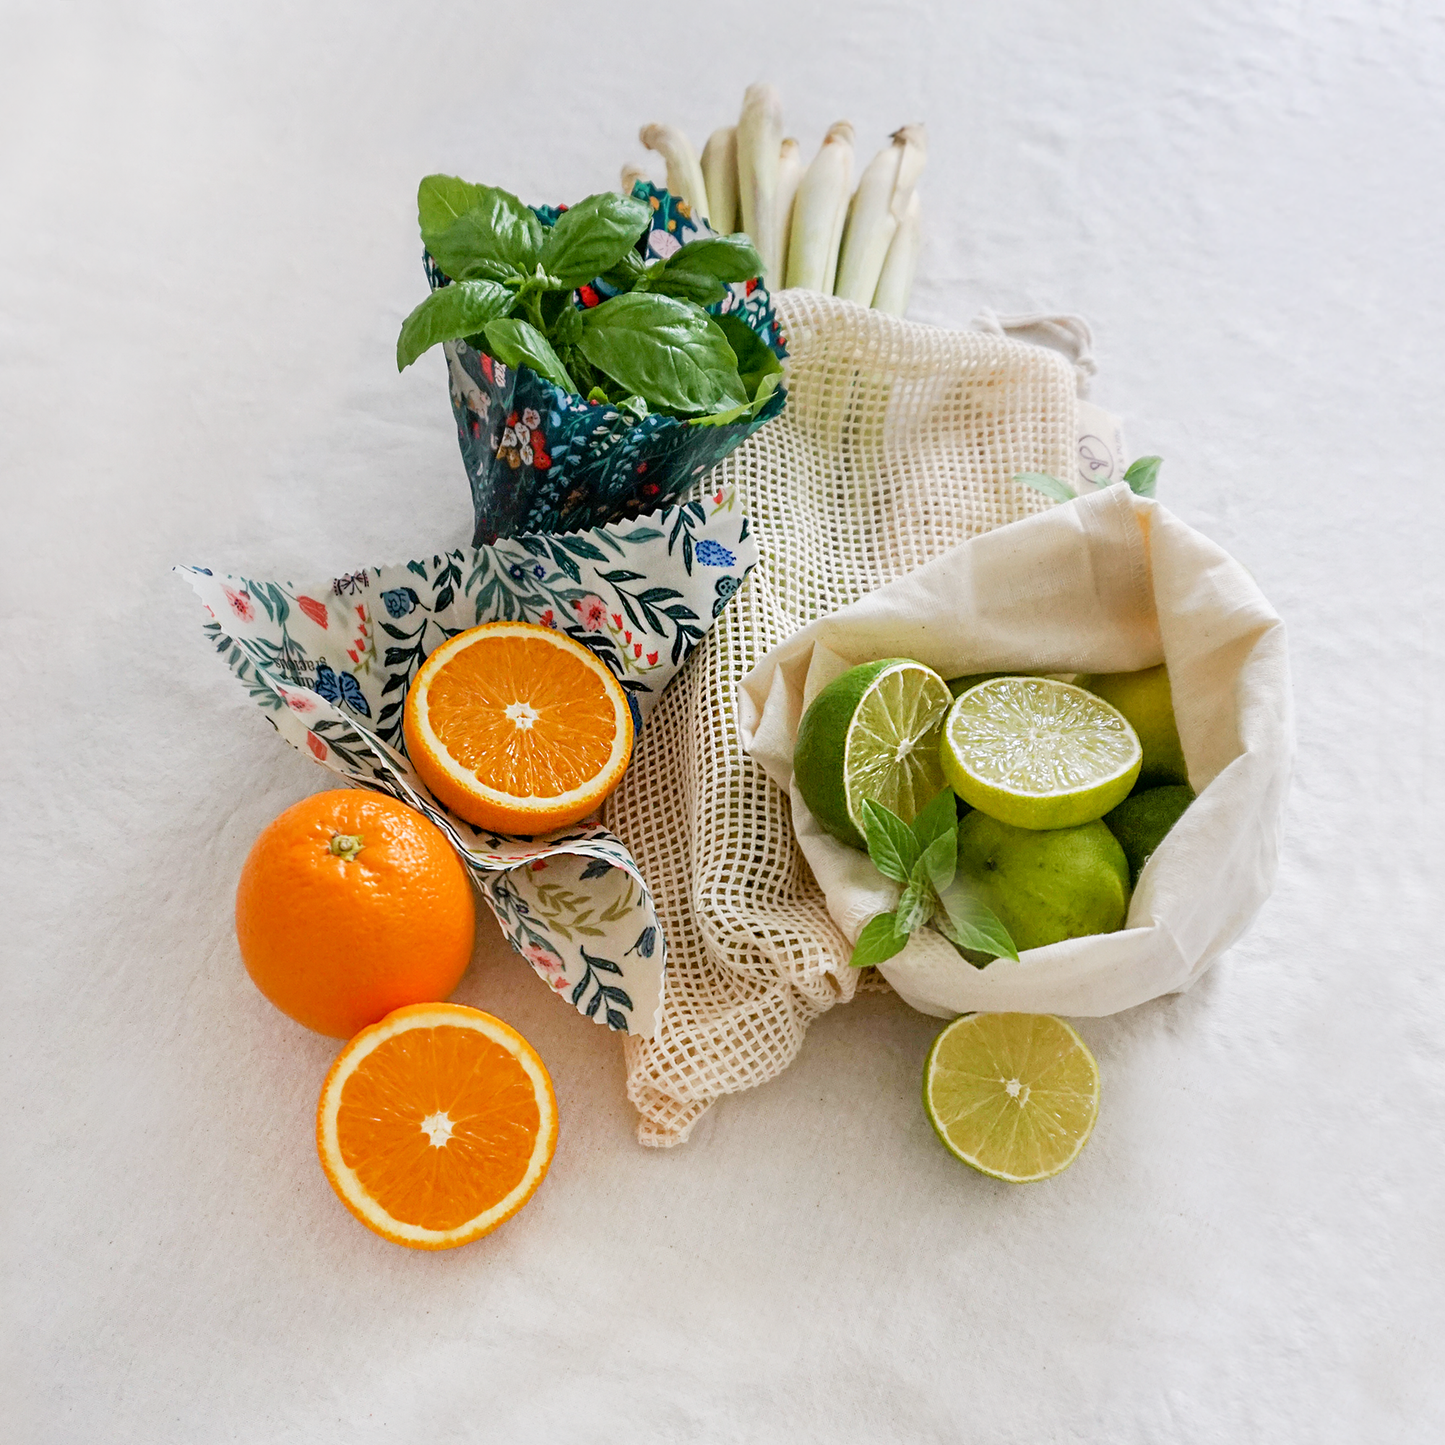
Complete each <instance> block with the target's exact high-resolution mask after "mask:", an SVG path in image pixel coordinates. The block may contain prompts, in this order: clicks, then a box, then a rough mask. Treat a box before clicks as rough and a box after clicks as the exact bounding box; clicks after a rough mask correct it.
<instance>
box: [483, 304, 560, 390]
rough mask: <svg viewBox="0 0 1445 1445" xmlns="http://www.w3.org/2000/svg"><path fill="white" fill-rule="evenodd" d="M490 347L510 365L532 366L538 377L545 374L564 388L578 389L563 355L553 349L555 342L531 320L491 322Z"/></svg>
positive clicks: (487, 330) (485, 332) (487, 331)
mask: <svg viewBox="0 0 1445 1445" xmlns="http://www.w3.org/2000/svg"><path fill="white" fill-rule="evenodd" d="M482 334H483V335H484V336H485V337H486V338H487V350H489V351H490V352H491V353H492V355H493V356H495V357H496V358H497V360H498V361H500V362H503V363H504V364H505V365H507V366H510V367H514V368H515V367H518V366H530V367H531V368H532V370H533V371H535V372H536V373H537V375H538V376H545V377H546V378H547V380H548V381H550V382H552V383H553V384H554V385H555V386H560V387H561V388H562V390H563V391H576V390H577V388H576V387H575V386H574V385H573V384H572V378H571V377H570V376H569V375H568V374H567V368H566V367H565V366H563V365H562V358H561V357H560V356H558V355H557V353H556V352H555V351H553V350H552V343H551V342H550V341H548V340H547V338H546V337H545V336H543V335H542V333H541V332H540V331H538V330H537V328H536V327H535V326H533V325H531V323H530V322H526V321H522V320H520V319H519V318H517V317H515V316H507V317H503V318H502V319H500V320H498V321H489V322H487V324H486V325H485V326H484V327H483V328H482Z"/></svg>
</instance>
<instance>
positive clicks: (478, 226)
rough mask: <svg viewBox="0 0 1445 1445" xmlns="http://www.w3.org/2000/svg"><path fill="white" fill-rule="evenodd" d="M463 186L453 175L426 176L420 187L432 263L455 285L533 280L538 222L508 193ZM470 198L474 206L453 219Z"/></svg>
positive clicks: (539, 230) (539, 250) (538, 243)
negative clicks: (469, 197) (517, 279)
mask: <svg viewBox="0 0 1445 1445" xmlns="http://www.w3.org/2000/svg"><path fill="white" fill-rule="evenodd" d="M432 182H444V183H445V184H437V185H431V184H430V183H432ZM466 184H467V183H466V182H465V181H458V180H457V179H456V178H455V177H454V176H428V177H427V178H426V180H424V181H423V182H422V183H421V188H420V189H419V190H418V192H417V215H418V218H419V219H420V221H421V238H422V240H423V241H424V242H425V243H426V248H427V250H428V251H429V252H430V253H431V258H432V260H433V261H435V262H436V263H437V265H438V266H440V267H441V269H442V270H443V271H445V272H446V274H447V275H448V276H450V277H451V278H452V279H453V280H454V281H470V280H475V279H477V278H482V279H485V280H489V281H506V280H509V279H512V278H515V277H517V276H531V275H532V274H533V273H534V272H535V271H536V269H537V259H538V257H539V256H540V255H541V253H542V223H541V222H540V221H539V220H538V219H537V217H536V216H535V215H533V213H532V211H531V209H530V208H529V207H527V206H524V205H523V204H522V203H521V201H519V200H518V199H517V198H516V196H514V195H513V194H512V193H511V192H510V191H503V190H499V189H498V188H497V187H495V186H473V187H470V188H468V190H467V191H465V192H464V191H462V190H460V189H458V188H459V187H464V186H466ZM468 195H472V196H474V197H475V199H474V200H473V203H472V205H471V206H470V207H468V209H467V210H465V211H463V212H462V213H461V214H460V215H453V214H452V213H453V211H454V210H455V207H456V206H457V205H458V204H460V202H461V201H463V200H464V199H466V198H467V196H468Z"/></svg>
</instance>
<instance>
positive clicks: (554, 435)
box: [424, 181, 787, 546]
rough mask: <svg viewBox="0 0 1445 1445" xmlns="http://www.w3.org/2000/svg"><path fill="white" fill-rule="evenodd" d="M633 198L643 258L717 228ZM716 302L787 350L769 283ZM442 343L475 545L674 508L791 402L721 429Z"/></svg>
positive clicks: (590, 291) (599, 297)
mask: <svg viewBox="0 0 1445 1445" xmlns="http://www.w3.org/2000/svg"><path fill="white" fill-rule="evenodd" d="M633 195H634V196H636V197H637V198H638V199H639V200H645V201H647V202H648V203H649V204H650V205H651V207H652V225H651V228H650V229H649V230H648V231H647V232H646V233H645V234H644V235H643V237H642V239H641V241H640V242H639V247H638V249H639V252H640V253H641V254H642V256H643V259H644V260H647V261H653V260H657V259H659V258H661V257H665V256H669V255H671V254H672V253H673V252H674V251H675V250H677V248H678V247H679V246H681V245H682V244H684V243H685V242H686V241H693V240H697V239H699V238H701V237H704V236H710V235H712V234H713V232H712V231H710V230H709V229H708V228H707V227H706V226H705V225H702V224H701V223H700V222H698V221H697V220H695V219H694V218H693V216H692V215H691V213H690V212H689V211H688V208H687V207H686V205H684V204H681V203H679V202H678V201H676V200H675V199H674V198H673V197H672V196H671V195H670V194H669V193H668V192H667V191H664V190H659V189H657V188H656V187H655V186H652V185H651V184H649V183H648V182H645V181H639V182H638V183H637V184H636V186H634V187H633ZM537 214H538V216H539V217H540V218H541V220H542V222H543V224H544V225H551V224H553V223H554V222H555V220H556V218H557V215H558V214H559V213H558V211H557V210H556V209H555V208H546V207H539V208H538V209H537ZM424 259H425V264H426V270H427V277H428V279H429V281H430V282H431V285H432V287H433V289H435V288H437V287H439V286H444V285H447V284H448V282H447V278H446V277H445V276H443V275H442V274H441V272H440V271H438V270H437V268H436V267H435V266H434V265H433V264H432V261H431V258H430V257H425V258H424ZM610 294H612V293H611V291H610V288H609V287H608V286H607V285H606V283H605V282H602V281H600V280H598V281H595V282H593V283H592V284H591V285H590V286H583V287H581V288H580V289H579V290H578V291H577V292H576V293H575V298H574V300H575V304H576V305H578V306H580V307H583V308H586V307H589V306H596V305H599V304H600V303H601V302H602V301H603V300H605V299H606V297H607V296H608V295H610ZM708 309H709V310H710V311H711V312H712V313H713V314H714V315H720V314H723V313H731V314H734V315H737V316H740V317H741V318H742V319H743V320H744V321H746V322H747V324H748V325H749V326H750V327H751V328H752V329H753V331H755V332H756V333H757V335H758V336H760V337H761V338H762V339H763V340H764V341H765V342H766V343H767V344H768V346H769V347H770V348H771V349H772V351H773V354H774V355H775V356H777V357H778V358H779V359H780V360H781V359H782V358H784V357H786V355H787V348H786V344H785V341H784V338H783V336H782V334H781V333H780V331H779V329H778V322H777V317H776V316H775V315H774V314H773V307H772V302H771V300H770V299H769V297H768V293H767V290H766V288H765V287H763V286H762V285H761V284H760V283H758V282H755V281H749V282H746V283H739V284H737V285H734V286H730V287H729V288H728V295H727V296H726V297H724V298H723V300H722V301H720V302H719V303H718V304H717V305H716V306H712V307H709V308H708ZM444 349H445V351H446V357H447V372H448V376H449V378H450V383H451V399H452V412H453V414H454V415H455V417H456V422H457V439H458V441H459V442H460V443H461V449H462V461H463V463H464V464H465V466H466V470H467V479H468V481H469V482H470V483H471V488H472V507H473V511H474V513H475V516H476V526H475V530H474V532H473V535H472V542H473V544H474V545H476V546H485V545H487V544H488V543H491V542H494V541H496V539H497V538H498V537H511V536H516V535H518V534H519V533H523V532H573V531H579V530H585V529H587V528H591V527H600V526H605V525H606V524H607V523H609V522H616V521H619V520H622V519H626V518H635V517H639V516H641V515H642V514H643V513H645V512H650V511H653V510H655V509H656V508H658V507H662V506H666V505H668V504H669V503H670V502H672V501H674V500H676V498H677V497H679V496H681V495H682V493H683V492H684V491H686V490H687V489H688V488H689V487H691V486H693V485H694V483H696V482H697V481H698V479H699V478H700V477H701V476H702V475H703V474H704V473H705V472H707V471H708V469H709V468H711V467H713V466H715V465H716V464H717V463H718V462H720V461H721V460H722V459H723V458H724V457H725V456H726V455H727V454H728V453H729V452H730V451H732V449H733V448H734V447H736V446H737V445H738V444H739V443H740V442H741V441H743V439H744V438H745V437H748V436H751V435H752V433H753V432H755V431H756V430H757V429H758V428H759V427H761V426H765V425H766V424H767V423H768V422H769V421H771V420H772V419H773V418H774V417H775V416H777V415H778V413H779V412H781V411H782V409H783V407H784V405H785V404H786V401H787V393H786V391H785V390H784V389H782V388H781V387H780V388H779V389H778V390H777V391H776V392H775V393H774V394H773V396H772V397H770V398H769V399H768V401H767V402H766V403H765V404H764V405H763V407H762V409H761V410H760V412H759V413H758V415H757V416H756V417H754V418H751V419H749V420H747V421H740V422H734V423H731V424H728V425H722V426H699V425H696V424H694V423H691V422H686V421H679V420H678V419H677V418H676V417H670V416H658V415H653V416H646V417H642V418H641V419H638V418H637V417H634V416H632V415H631V414H630V413H628V412H625V411H620V410H619V409H618V408H617V407H615V406H611V405H609V404H606V403H597V402H589V401H588V400H587V399H586V398H585V397H582V396H579V395H577V394H576V393H570V392H565V391H563V390H562V389H561V388H560V387H558V386H555V385H553V384H552V383H551V382H550V381H547V380H546V379H545V378H543V377H540V376H538V375H537V374H536V372H534V371H532V370H531V369H530V368H529V367H525V366H524V367H519V368H515V369H514V368H512V367H508V366H504V365H503V364H502V363H501V362H499V361H496V360H494V359H493V358H492V357H490V356H488V355H487V354H486V353H485V352H479V351H476V350H474V349H473V348H472V347H470V346H468V345H467V343H466V342H465V341H449V342H447V343H446V346H445V348H444Z"/></svg>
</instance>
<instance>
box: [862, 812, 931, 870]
mask: <svg viewBox="0 0 1445 1445" xmlns="http://www.w3.org/2000/svg"><path fill="white" fill-rule="evenodd" d="M863 836H864V837H865V838H866V839H867V840H868V856H869V858H871V859H872V860H873V866H874V867H875V868H876V869H877V870H878V871H879V872H880V873H881V874H882V875H883V876H884V877H885V878H891V879H892V880H893V881H894V882H895V883H907V882H908V880H909V879H910V878H911V877H912V876H913V869H914V865H915V864H916V863H917V862H918V859H919V856H920V852H921V850H920V849H919V847H918V839H917V838H915V837H914V836H913V830H912V829H911V828H910V827H909V826H908V824H907V823H905V822H904V821H903V819H902V818H900V817H899V816H898V814H897V813H895V812H893V810H892V809H891V808H885V807H883V806H882V804H880V803H875V802H874V801H873V799H872V798H864V799H863Z"/></svg>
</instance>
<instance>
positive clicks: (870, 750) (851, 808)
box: [793, 657, 951, 848]
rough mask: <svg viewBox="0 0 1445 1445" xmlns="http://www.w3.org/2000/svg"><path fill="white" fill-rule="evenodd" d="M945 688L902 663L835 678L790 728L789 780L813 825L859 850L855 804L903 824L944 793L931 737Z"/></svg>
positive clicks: (917, 665) (942, 710) (887, 662)
mask: <svg viewBox="0 0 1445 1445" xmlns="http://www.w3.org/2000/svg"><path fill="white" fill-rule="evenodd" d="M950 701H951V699H950V696H949V692H948V684H947V683H946V682H944V680H943V679H942V678H941V677H939V675H938V674H937V673H936V672H934V671H933V670H932V669H931V668H927V667H924V665H923V664H922V663H921V662H913V661H911V660H910V659H908V658H906V657H889V658H884V659H883V660H882V661H881V662H864V663H860V664H859V665H858V666H857V667H850V668H849V669H848V671H847V672H845V673H843V674H842V676H841V677H835V678H834V679H833V681H832V682H830V683H829V684H828V685H827V687H825V688H824V689H823V690H822V692H820V693H819V694H818V696H817V697H815V698H814V699H813V701H812V703H811V704H810V705H809V707H808V710H807V712H805V713H804V714H803V719H802V721H801V722H800V723H799V724H798V738H797V742H796V744H795V745H794V748H793V777H794V780H795V781H796V782H797V784H798V791H799V792H800V793H801V794H802V795H803V801H804V802H805V803H806V804H807V805H808V808H809V811H810V812H811V813H812V814H813V816H814V817H815V818H816V819H817V820H818V822H819V823H820V824H821V825H822V826H823V827H824V828H826V829H827V830H828V832H830V833H831V834H832V835H833V836H834V837H835V838H837V839H838V840H839V841H840V842H842V843H846V844H848V845H849V847H852V848H862V847H864V846H865V845H864V841H863V812H862V808H863V800H864V799H865V798H871V799H872V800H873V801H874V802H875V803H881V804H883V806H884V807H886V808H891V809H892V810H893V811H894V812H895V813H897V814H898V816H899V817H900V818H902V819H903V821H904V822H905V823H911V822H912V821H913V819H914V816H915V815H916V814H917V813H918V812H919V810H920V809H921V808H922V807H923V805H924V804H925V803H927V802H928V801H929V799H931V798H933V797H935V796H936V795H937V793H938V792H939V790H940V789H941V788H943V786H944V778H943V768H942V764H941V762H940V757H939V736H940V733H941V731H942V728H943V719H944V715H945V714H946V713H947V711H948V705H949V702H950Z"/></svg>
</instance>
